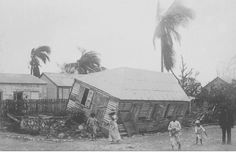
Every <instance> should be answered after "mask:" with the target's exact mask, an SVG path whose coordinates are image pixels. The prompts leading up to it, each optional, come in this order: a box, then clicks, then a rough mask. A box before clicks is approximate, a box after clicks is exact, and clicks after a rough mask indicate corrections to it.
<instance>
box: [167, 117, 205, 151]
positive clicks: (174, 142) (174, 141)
mask: <svg viewBox="0 0 236 152" xmlns="http://www.w3.org/2000/svg"><path fill="white" fill-rule="evenodd" d="M168 131H169V135H170V143H171V148H172V150H174V149H175V147H176V146H177V147H178V150H181V142H180V135H181V132H180V131H181V124H180V122H179V121H178V120H177V119H176V117H172V121H170V123H169V125H168ZM194 133H195V135H196V144H198V141H200V143H201V144H202V137H203V133H205V135H206V136H207V133H206V130H205V128H203V126H202V125H201V124H200V121H199V120H196V122H195V128H194Z"/></svg>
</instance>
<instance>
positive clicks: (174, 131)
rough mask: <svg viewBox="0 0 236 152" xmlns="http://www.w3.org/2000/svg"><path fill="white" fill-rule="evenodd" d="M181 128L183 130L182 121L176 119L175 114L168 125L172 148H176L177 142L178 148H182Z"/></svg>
mask: <svg viewBox="0 0 236 152" xmlns="http://www.w3.org/2000/svg"><path fill="white" fill-rule="evenodd" d="M180 130H181V125H180V122H179V121H178V120H177V119H176V116H173V117H172V121H171V122H170V123H169V126H168V131H169V135H170V142H171V147H172V150H174V147H175V145H176V143H177V145H178V150H180V149H181V143H180Z"/></svg>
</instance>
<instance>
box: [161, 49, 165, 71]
mask: <svg viewBox="0 0 236 152" xmlns="http://www.w3.org/2000/svg"><path fill="white" fill-rule="evenodd" d="M163 58H164V57H163V53H162V51H161V72H164V63H163Z"/></svg>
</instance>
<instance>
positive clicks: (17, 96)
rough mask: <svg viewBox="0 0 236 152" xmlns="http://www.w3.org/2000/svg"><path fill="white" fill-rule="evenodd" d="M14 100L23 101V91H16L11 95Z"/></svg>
mask: <svg viewBox="0 0 236 152" xmlns="http://www.w3.org/2000/svg"><path fill="white" fill-rule="evenodd" d="M13 96H14V100H23V91H17V92H14V93H13Z"/></svg>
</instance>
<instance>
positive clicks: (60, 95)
mask: <svg viewBox="0 0 236 152" xmlns="http://www.w3.org/2000/svg"><path fill="white" fill-rule="evenodd" d="M58 98H59V99H62V98H63V92H62V88H58Z"/></svg>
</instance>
